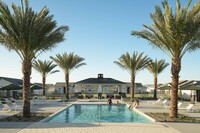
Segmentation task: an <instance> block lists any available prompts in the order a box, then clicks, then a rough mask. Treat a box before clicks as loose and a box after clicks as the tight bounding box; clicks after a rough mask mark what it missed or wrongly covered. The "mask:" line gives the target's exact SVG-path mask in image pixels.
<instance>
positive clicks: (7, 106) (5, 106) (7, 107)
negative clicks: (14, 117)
mask: <svg viewBox="0 0 200 133" xmlns="http://www.w3.org/2000/svg"><path fill="white" fill-rule="evenodd" d="M1 104H2V106H3V108H2V110H4V111H5V110H7V111H11V110H12V109H13V108H12V107H10V106H9V105H8V104H7V103H6V102H5V101H1Z"/></svg>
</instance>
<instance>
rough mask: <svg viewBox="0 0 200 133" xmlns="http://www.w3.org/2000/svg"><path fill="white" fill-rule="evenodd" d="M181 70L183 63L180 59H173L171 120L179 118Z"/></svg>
mask: <svg viewBox="0 0 200 133" xmlns="http://www.w3.org/2000/svg"><path fill="white" fill-rule="evenodd" d="M180 69H181V61H180V59H179V58H173V59H172V67H171V73H172V87H171V101H170V113H169V117H170V118H176V117H178V108H177V103H178V83H179V72H180Z"/></svg>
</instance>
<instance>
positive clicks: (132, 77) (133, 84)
mask: <svg viewBox="0 0 200 133" xmlns="http://www.w3.org/2000/svg"><path fill="white" fill-rule="evenodd" d="M134 89H135V76H131V99H130V101H133V98H134Z"/></svg>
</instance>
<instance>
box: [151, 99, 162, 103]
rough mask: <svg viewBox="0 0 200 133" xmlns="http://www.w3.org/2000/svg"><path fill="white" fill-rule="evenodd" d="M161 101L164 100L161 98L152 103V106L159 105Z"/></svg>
mask: <svg viewBox="0 0 200 133" xmlns="http://www.w3.org/2000/svg"><path fill="white" fill-rule="evenodd" d="M161 100H162V99H160V98H159V99H158V100H157V101H155V102H152V104H157V103H159V102H160V101H161Z"/></svg>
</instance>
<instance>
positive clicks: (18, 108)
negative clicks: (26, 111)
mask: <svg viewBox="0 0 200 133" xmlns="http://www.w3.org/2000/svg"><path fill="white" fill-rule="evenodd" d="M11 102H12V106H13V107H14V108H15V111H17V110H20V111H21V110H22V105H18V104H17V103H16V102H15V101H11Z"/></svg>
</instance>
